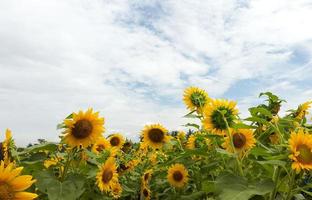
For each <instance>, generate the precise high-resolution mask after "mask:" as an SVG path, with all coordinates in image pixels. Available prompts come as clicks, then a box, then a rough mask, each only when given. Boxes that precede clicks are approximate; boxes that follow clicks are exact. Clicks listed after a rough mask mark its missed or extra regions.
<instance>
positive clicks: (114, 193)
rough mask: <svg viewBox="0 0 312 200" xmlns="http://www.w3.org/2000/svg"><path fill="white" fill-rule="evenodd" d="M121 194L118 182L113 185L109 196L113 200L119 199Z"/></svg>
mask: <svg viewBox="0 0 312 200" xmlns="http://www.w3.org/2000/svg"><path fill="white" fill-rule="evenodd" d="M121 193H122V187H121V185H120V184H119V183H118V182H117V183H113V185H112V191H111V194H112V196H113V197H114V199H118V198H120V196H121Z"/></svg>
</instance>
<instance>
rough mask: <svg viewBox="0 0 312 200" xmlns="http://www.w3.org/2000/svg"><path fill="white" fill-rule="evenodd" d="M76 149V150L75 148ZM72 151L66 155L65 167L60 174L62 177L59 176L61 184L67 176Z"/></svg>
mask: <svg viewBox="0 0 312 200" xmlns="http://www.w3.org/2000/svg"><path fill="white" fill-rule="evenodd" d="M75 149H76V148H75ZM75 149H74V150H70V152H69V153H68V154H67V159H66V163H65V166H64V170H63V173H62V176H61V181H62V182H63V181H64V180H65V178H66V174H67V171H68V168H69V165H70V163H71V161H72V155H73V151H75Z"/></svg>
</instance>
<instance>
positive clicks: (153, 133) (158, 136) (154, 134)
mask: <svg viewBox="0 0 312 200" xmlns="http://www.w3.org/2000/svg"><path fill="white" fill-rule="evenodd" d="M148 138H149V139H150V140H151V141H152V142H155V143H161V142H163V140H164V138H165V133H164V132H163V131H162V130H160V129H158V128H153V129H151V130H150V131H149V132H148Z"/></svg>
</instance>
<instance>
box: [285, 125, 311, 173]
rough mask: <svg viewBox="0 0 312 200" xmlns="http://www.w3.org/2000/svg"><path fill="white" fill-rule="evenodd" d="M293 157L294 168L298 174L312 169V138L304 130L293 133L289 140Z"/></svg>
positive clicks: (291, 157)
mask: <svg viewBox="0 0 312 200" xmlns="http://www.w3.org/2000/svg"><path fill="white" fill-rule="evenodd" d="M289 148H290V151H291V155H290V156H289V158H290V159H291V160H292V161H293V163H292V168H293V169H294V170H296V171H297V172H300V171H301V170H303V169H306V170H311V169H312V136H311V135H310V134H308V133H305V132H304V131H303V130H302V129H299V131H298V132H297V133H296V132H292V133H291V135H290V139H289Z"/></svg>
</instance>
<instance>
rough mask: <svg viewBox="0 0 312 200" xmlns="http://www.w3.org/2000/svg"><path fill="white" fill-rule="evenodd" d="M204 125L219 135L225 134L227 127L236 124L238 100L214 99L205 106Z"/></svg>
mask: <svg viewBox="0 0 312 200" xmlns="http://www.w3.org/2000/svg"><path fill="white" fill-rule="evenodd" d="M203 113H204V119H203V121H202V124H203V127H204V128H205V129H206V130H208V131H210V132H212V133H214V134H217V135H222V136H223V135H225V131H226V129H227V125H226V123H228V125H229V127H231V126H232V125H233V124H234V121H235V119H236V116H237V114H238V110H237V108H236V102H234V101H228V100H224V99H215V100H212V101H211V103H210V104H208V105H207V106H205V108H204V111H203Z"/></svg>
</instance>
